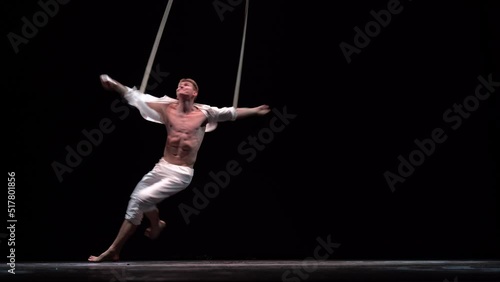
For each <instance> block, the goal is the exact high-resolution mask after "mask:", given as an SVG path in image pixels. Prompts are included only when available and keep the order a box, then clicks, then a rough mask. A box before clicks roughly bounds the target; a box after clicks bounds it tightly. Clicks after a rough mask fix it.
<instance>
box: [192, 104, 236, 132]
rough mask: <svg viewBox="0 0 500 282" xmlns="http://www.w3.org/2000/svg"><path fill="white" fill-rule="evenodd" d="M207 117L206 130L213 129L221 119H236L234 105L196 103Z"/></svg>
mask: <svg viewBox="0 0 500 282" xmlns="http://www.w3.org/2000/svg"><path fill="white" fill-rule="evenodd" d="M196 105H197V106H198V107H199V108H200V109H201V111H202V112H203V113H204V114H205V116H206V117H207V119H208V122H207V127H206V130H205V131H206V132H210V131H213V130H215V129H216V128H217V124H218V123H219V122H223V121H234V120H236V117H237V113H236V108H235V107H222V108H218V107H213V106H209V105H200V104H196Z"/></svg>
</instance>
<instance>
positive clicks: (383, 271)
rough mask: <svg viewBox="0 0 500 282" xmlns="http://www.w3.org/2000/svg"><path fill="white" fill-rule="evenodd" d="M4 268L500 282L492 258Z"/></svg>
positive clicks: (204, 277) (157, 275) (498, 264)
mask: <svg viewBox="0 0 500 282" xmlns="http://www.w3.org/2000/svg"><path fill="white" fill-rule="evenodd" d="M4 266H5V264H4ZM6 266H7V267H6V268H5V267H3V268H2V272H1V274H0V281H32V282H35V281H109V282H125V281H282V282H288V281H289V282H300V281H309V282H312V281H399V282H403V281H435V282H466V281H470V282H472V281H474V282H479V281H490V282H499V281H500V261H491V260H489V261H443V260H440V261H396V260H395V261H353V260H351V261H333V260H332V261H315V260H310V261H303V260H302V261H299V260H297V261H290V260H286V261H281V260H251V261H234V260H231V261H222V260H219V261H217V260H203V261H122V262H103V263H87V262H29V263H28V262H23V263H16V264H15V268H14V269H12V266H9V265H8V264H7V265H6ZM12 272H14V273H15V274H12Z"/></svg>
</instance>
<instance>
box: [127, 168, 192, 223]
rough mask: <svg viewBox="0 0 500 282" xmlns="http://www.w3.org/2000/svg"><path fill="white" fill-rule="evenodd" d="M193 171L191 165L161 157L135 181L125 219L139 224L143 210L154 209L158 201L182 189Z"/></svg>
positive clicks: (188, 181)
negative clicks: (172, 161) (171, 161)
mask: <svg viewBox="0 0 500 282" xmlns="http://www.w3.org/2000/svg"><path fill="white" fill-rule="evenodd" d="M193 173H194V170H193V168H191V167H187V166H179V165H174V164H171V163H169V162H167V161H166V160H165V159H163V158H161V159H160V160H159V161H158V162H157V163H156V165H155V167H154V168H153V169H152V170H151V171H150V172H148V173H147V174H146V175H144V177H143V178H142V179H141V181H139V183H137V185H136V187H135V189H134V191H133V192H132V195H131V196H130V201H129V203H128V207H127V212H126V213H125V219H127V220H128V221H130V222H131V223H132V224H134V225H139V224H141V221H142V218H143V215H144V213H145V212H149V211H152V210H155V209H156V205H157V204H158V203H160V202H161V201H163V200H165V199H166V198H168V197H170V196H172V195H174V194H176V193H178V192H180V191H182V190H184V189H185V188H186V187H187V186H188V185H189V183H191V179H193Z"/></svg>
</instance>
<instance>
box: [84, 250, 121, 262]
mask: <svg viewBox="0 0 500 282" xmlns="http://www.w3.org/2000/svg"><path fill="white" fill-rule="evenodd" d="M118 260H120V256H119V255H118V254H117V253H116V252H115V251H113V250H107V251H105V252H104V253H102V254H101V255H100V256H98V257H96V256H90V257H89V258H88V261H90V262H101V261H118Z"/></svg>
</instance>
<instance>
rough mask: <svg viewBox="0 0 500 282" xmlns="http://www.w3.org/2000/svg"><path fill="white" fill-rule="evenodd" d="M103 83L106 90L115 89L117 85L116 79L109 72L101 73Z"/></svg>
mask: <svg viewBox="0 0 500 282" xmlns="http://www.w3.org/2000/svg"><path fill="white" fill-rule="evenodd" d="M100 78H101V84H102V87H104V89H106V90H115V87H116V86H117V83H116V81H114V80H113V79H111V77H109V76H108V75H107V74H101V77H100Z"/></svg>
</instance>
